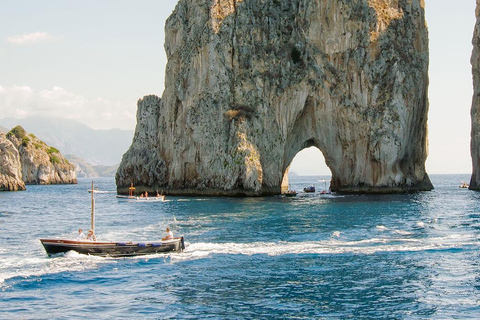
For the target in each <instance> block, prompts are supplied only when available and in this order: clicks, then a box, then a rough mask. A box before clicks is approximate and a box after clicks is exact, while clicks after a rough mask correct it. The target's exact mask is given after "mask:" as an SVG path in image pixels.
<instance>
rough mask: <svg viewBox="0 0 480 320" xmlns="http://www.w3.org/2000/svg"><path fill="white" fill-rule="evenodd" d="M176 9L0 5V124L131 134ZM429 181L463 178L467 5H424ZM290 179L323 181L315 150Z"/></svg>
mask: <svg viewBox="0 0 480 320" xmlns="http://www.w3.org/2000/svg"><path fill="white" fill-rule="evenodd" d="M176 2H177V1H176V0H136V1H133V0H128V1H127V0H82V1H65V0H43V1H42V0H30V1H28V0H15V1H6V0H2V1H0V118H4V117H9V116H14V117H24V116H34V115H52V116H59V117H68V118H71V119H76V120H79V121H81V122H83V123H85V124H87V125H89V126H91V127H92V128H95V129H109V128H114V127H116V128H121V129H133V128H134V127H135V113H136V101H137V100H138V99H139V98H141V97H143V96H144V95H147V94H156V95H159V96H161V94H162V92H163V87H164V76H165V75H164V70H165V64H166V58H165V53H164V49H163V44H164V34H163V33H164V32H163V30H164V24H165V19H166V18H167V17H168V16H169V15H170V13H171V12H172V11H173V9H174V7H175V4H176ZM426 12H427V23H428V26H429V36H430V87H429V99H430V112H429V121H428V125H429V145H430V148H429V149H430V154H429V157H428V160H427V171H428V172H429V173H470V172H471V158H470V106H471V101H472V92H473V89H472V76H471V66H470V56H471V51H472V45H471V40H472V35H473V28H474V25H475V0H456V1H447V0H426ZM292 170H293V171H295V172H297V173H299V174H313V173H315V174H330V171H329V170H328V168H327V167H326V166H325V164H324V160H323V157H322V156H321V154H320V152H319V151H318V150H316V149H309V150H305V151H303V152H301V153H300V154H299V155H298V156H297V157H296V158H295V160H294V163H293V165H292Z"/></svg>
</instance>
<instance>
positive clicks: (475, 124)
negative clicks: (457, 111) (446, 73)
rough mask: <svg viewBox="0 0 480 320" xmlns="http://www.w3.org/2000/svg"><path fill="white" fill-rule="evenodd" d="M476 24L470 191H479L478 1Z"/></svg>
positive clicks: (479, 68) (479, 78)
mask: <svg viewBox="0 0 480 320" xmlns="http://www.w3.org/2000/svg"><path fill="white" fill-rule="evenodd" d="M476 16H477V22H476V23H475V31H474V33H473V40H472V44H473V52H472V58H471V63H472V74H473V101H472V109H471V117H472V133H471V142H470V153H471V155H472V165H473V173H472V178H471V180H470V189H472V190H480V0H477V9H476Z"/></svg>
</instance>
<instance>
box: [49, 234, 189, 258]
mask: <svg viewBox="0 0 480 320" xmlns="http://www.w3.org/2000/svg"><path fill="white" fill-rule="evenodd" d="M40 241H41V242H42V245H43V247H44V248H45V251H47V254H48V255H49V256H52V255H56V254H59V253H66V252H68V251H76V252H78V253H81V254H88V255H92V256H104V257H105V256H109V257H132V256H140V255H147V254H155V253H165V252H172V251H178V252H181V251H183V249H185V242H184V239H183V237H180V238H173V239H171V240H163V241H156V242H101V241H76V240H66V239H40Z"/></svg>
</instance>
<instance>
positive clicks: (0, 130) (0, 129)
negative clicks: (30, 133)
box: [0, 126, 8, 133]
mask: <svg viewBox="0 0 480 320" xmlns="http://www.w3.org/2000/svg"><path fill="white" fill-rule="evenodd" d="M0 132H1V133H7V132H8V129H7V128H5V127H2V126H0Z"/></svg>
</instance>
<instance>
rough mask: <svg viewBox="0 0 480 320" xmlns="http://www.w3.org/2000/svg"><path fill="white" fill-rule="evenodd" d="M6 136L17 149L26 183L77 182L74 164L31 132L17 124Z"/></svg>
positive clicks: (23, 178)
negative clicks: (28, 132)
mask: <svg viewBox="0 0 480 320" xmlns="http://www.w3.org/2000/svg"><path fill="white" fill-rule="evenodd" d="M7 138H8V139H9V140H10V141H11V142H12V144H13V145H14V146H15V148H16V149H17V150H18V153H19V156H20V163H21V173H22V175H21V176H22V180H23V181H24V182H25V183H26V184H70V183H77V178H76V174H75V166H73V165H72V164H70V163H69V162H68V161H67V160H66V159H65V158H64V157H63V156H62V155H61V153H60V152H59V151H58V150H57V149H55V148H53V147H49V146H48V145H46V144H45V143H44V142H43V141H41V140H39V139H38V138H37V137H35V136H34V135H33V134H27V133H26V132H25V130H24V129H23V128H22V127H20V126H17V127H15V128H13V129H12V130H10V131H9V132H8V133H7Z"/></svg>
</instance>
